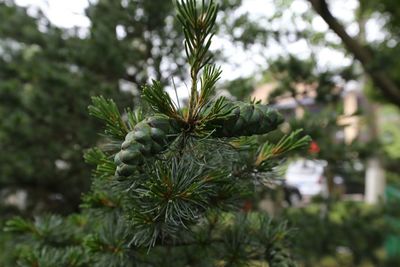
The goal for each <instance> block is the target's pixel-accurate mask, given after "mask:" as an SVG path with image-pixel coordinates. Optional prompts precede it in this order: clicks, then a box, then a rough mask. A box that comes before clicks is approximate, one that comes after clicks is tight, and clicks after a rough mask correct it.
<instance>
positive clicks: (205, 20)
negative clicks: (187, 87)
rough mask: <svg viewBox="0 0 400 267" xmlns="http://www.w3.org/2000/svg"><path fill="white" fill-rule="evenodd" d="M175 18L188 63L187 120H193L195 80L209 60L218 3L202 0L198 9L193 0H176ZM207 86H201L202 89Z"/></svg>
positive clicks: (195, 99) (196, 93)
mask: <svg viewBox="0 0 400 267" xmlns="http://www.w3.org/2000/svg"><path fill="white" fill-rule="evenodd" d="M176 5H177V9H178V14H177V18H178V20H179V21H180V23H181V24H182V27H183V33H184V35H185V43H184V44H185V52H186V56H187V58H188V61H189V64H190V77H191V79H192V86H191V91H190V97H189V112H188V113H187V114H188V115H187V118H186V120H187V121H193V120H195V117H194V116H195V114H194V113H195V112H196V106H199V105H198V102H199V94H198V91H197V80H198V75H199V72H200V70H201V69H202V68H203V67H204V66H205V65H206V64H208V63H209V62H210V60H211V59H212V56H211V55H209V54H208V51H209V49H210V46H211V39H212V37H213V35H214V33H213V28H214V26H215V20H216V17H217V13H218V5H215V4H214V2H213V0H210V2H209V3H208V4H207V5H206V4H205V1H202V4H201V7H200V9H199V8H198V7H197V3H196V1H195V0H188V1H184V0H181V1H177V2H176ZM204 89H206V90H207V88H204V87H203V88H202V90H204Z"/></svg>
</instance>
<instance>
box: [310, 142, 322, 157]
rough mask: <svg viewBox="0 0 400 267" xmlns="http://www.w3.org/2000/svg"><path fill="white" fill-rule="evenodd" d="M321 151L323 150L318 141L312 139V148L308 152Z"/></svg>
mask: <svg viewBox="0 0 400 267" xmlns="http://www.w3.org/2000/svg"><path fill="white" fill-rule="evenodd" d="M319 151H321V149H320V148H319V146H318V144H317V142H315V141H311V143H310V148H309V149H308V153H310V154H315V153H318V152H319Z"/></svg>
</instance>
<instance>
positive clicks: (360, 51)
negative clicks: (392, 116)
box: [308, 0, 400, 107]
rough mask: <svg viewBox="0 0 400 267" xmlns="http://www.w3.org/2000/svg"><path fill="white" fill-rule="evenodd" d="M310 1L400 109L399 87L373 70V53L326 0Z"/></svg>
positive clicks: (389, 78) (383, 92)
mask: <svg viewBox="0 0 400 267" xmlns="http://www.w3.org/2000/svg"><path fill="white" fill-rule="evenodd" d="M308 1H309V2H310V3H311V5H312V6H313V8H314V10H315V11H316V12H317V13H318V15H320V16H321V18H322V19H323V20H324V21H325V22H326V23H327V24H328V26H329V28H330V29H331V30H332V31H334V32H335V33H336V34H337V35H338V36H339V38H340V39H341V40H342V41H343V44H344V45H345V47H346V49H347V50H348V51H349V52H350V53H352V54H353V55H354V57H355V58H356V59H357V60H358V61H360V62H361V64H362V66H363V68H364V70H365V71H366V72H367V73H368V74H369V76H370V77H371V79H372V81H373V82H374V84H375V85H376V86H377V88H379V90H380V91H381V92H382V94H383V95H384V96H385V97H386V99H387V100H388V101H389V102H390V103H392V104H395V105H396V106H398V107H400V88H399V87H398V85H397V84H396V83H395V82H394V81H393V79H392V78H391V77H390V76H389V75H388V74H387V73H385V72H384V71H382V70H379V69H375V68H374V69H371V66H372V65H373V62H374V54H373V52H372V51H371V50H369V49H368V48H367V47H365V46H364V45H362V44H361V43H360V42H359V41H357V40H356V39H354V38H352V37H351V36H350V35H349V34H348V33H347V32H346V30H345V28H344V26H343V25H342V24H341V23H340V22H339V21H338V20H337V19H336V18H335V17H334V16H333V15H332V13H331V12H330V10H329V8H328V4H327V3H326V0H308Z"/></svg>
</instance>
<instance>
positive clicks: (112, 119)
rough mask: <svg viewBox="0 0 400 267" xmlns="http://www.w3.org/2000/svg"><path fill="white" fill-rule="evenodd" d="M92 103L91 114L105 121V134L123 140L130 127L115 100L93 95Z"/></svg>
mask: <svg viewBox="0 0 400 267" xmlns="http://www.w3.org/2000/svg"><path fill="white" fill-rule="evenodd" d="M92 103H93V104H92V105H90V106H89V114H90V115H92V116H94V117H96V118H98V119H100V120H101V121H103V122H104V123H105V125H106V129H105V134H106V135H107V136H109V137H111V138H113V139H117V140H123V139H124V138H125V135H126V134H127V133H128V132H129V129H128V126H127V125H126V123H125V122H124V120H123V119H122V117H121V114H120V112H119V110H118V107H117V105H116V104H115V102H114V101H113V100H111V99H105V98H104V97H103V96H96V97H92Z"/></svg>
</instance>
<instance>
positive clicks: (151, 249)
mask: <svg viewBox="0 0 400 267" xmlns="http://www.w3.org/2000/svg"><path fill="white" fill-rule="evenodd" d="M176 7H177V10H178V15H177V18H178V20H179V21H180V23H181V25H182V27H183V33H184V36H185V42H184V46H185V52H186V56H187V59H188V62H189V65H190V71H189V73H190V78H191V87H190V97H189V102H188V106H187V107H180V106H179V105H178V104H175V102H174V101H173V100H172V99H171V98H170V96H169V95H168V94H167V93H166V92H165V91H164V90H163V86H162V84H161V83H160V82H158V81H153V82H152V84H150V85H146V86H145V87H144V89H143V100H144V101H145V103H143V108H142V109H136V110H135V111H132V110H130V109H127V110H125V111H124V113H123V114H121V113H120V112H119V110H118V108H117V105H116V104H115V103H114V101H112V100H107V99H106V98H104V97H94V98H93V104H92V105H91V106H90V107H89V111H90V113H91V114H92V115H94V116H95V117H97V118H99V119H100V120H101V121H103V122H104V124H105V131H104V135H105V137H107V139H108V141H107V143H105V144H104V145H101V146H100V147H96V148H94V149H91V150H90V151H88V152H87V153H86V156H85V159H86V161H87V162H88V163H91V164H94V165H95V166H96V168H95V170H94V171H93V180H92V187H91V190H90V192H89V193H87V194H86V195H85V196H84V198H83V204H82V212H81V213H80V214H74V215H70V216H68V217H66V218H62V217H60V216H56V215H48V216H42V217H37V218H36V219H35V220H34V221H33V222H30V221H26V220H23V219H21V218H15V219H13V220H10V221H9V222H8V223H7V226H6V230H8V231H13V232H16V233H19V234H21V237H22V238H23V242H21V243H20V244H19V246H18V253H19V259H18V263H19V265H20V266H41V267H44V266H245V265H246V266H248V265H251V264H253V265H257V264H258V265H260V264H263V263H265V262H266V263H268V265H269V266H271V267H280V266H282V267H283V266H295V263H294V262H293V260H292V259H291V257H290V254H289V250H288V245H289V244H287V236H288V234H289V232H288V229H287V228H286V227H285V224H284V223H282V222H276V221H273V220H271V219H269V218H268V217H267V216H266V214H263V213H256V212H254V213H247V214H244V213H243V212H240V207H241V205H242V204H243V200H245V199H246V198H247V197H249V196H250V195H251V194H252V192H253V191H254V189H255V186H256V185H257V186H260V184H265V183H267V182H268V181H270V179H271V177H274V176H275V172H276V171H277V170H276V169H277V167H278V166H279V165H280V163H281V162H282V160H283V159H284V157H285V155H286V154H287V153H288V152H290V151H292V150H294V149H297V148H301V147H304V146H306V145H307V144H308V142H309V138H308V137H307V136H306V137H300V135H301V134H300V132H299V131H295V132H293V133H291V134H289V135H288V136H284V137H282V139H281V140H280V141H279V142H277V143H272V142H269V141H265V140H264V141H263V142H261V141H260V139H259V138H258V137H257V136H258V135H264V134H268V133H269V132H272V131H274V130H275V129H277V127H278V126H279V125H280V124H281V123H282V121H283V119H282V117H281V115H280V114H279V113H278V112H277V111H276V110H274V109H272V108H270V107H268V106H266V105H262V104H260V103H254V102H251V103H244V102H231V101H228V100H226V99H225V98H223V97H219V98H216V97H215V85H216V83H217V81H218V80H219V78H220V75H221V71H220V69H219V68H218V67H216V66H215V65H213V64H210V62H211V59H212V57H211V55H210V54H209V51H208V50H209V47H210V44H211V39H212V36H213V34H214V25H215V20H216V16H217V10H218V7H217V6H216V5H215V4H214V3H213V1H210V2H209V3H207V4H206V3H205V1H202V3H201V5H200V4H198V3H196V1H195V0H186V1H178V2H177V4H176ZM267 137H268V135H267ZM267 140H268V138H267Z"/></svg>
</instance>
